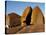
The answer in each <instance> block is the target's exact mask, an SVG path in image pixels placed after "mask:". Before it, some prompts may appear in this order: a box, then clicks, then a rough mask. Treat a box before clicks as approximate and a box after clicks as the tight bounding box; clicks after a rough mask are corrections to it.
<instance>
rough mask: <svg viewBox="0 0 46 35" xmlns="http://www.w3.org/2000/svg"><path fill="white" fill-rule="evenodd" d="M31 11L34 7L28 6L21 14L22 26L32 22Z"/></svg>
mask: <svg viewBox="0 0 46 35" xmlns="http://www.w3.org/2000/svg"><path fill="white" fill-rule="evenodd" d="M31 13H32V8H31V7H27V8H26V9H25V10H24V12H23V14H22V16H21V26H25V25H28V22H29V23H30V19H31ZM26 23H27V24H26Z"/></svg>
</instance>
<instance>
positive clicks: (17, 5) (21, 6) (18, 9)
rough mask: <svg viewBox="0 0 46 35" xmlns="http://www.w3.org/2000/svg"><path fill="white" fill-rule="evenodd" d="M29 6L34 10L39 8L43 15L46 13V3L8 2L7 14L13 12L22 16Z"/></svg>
mask: <svg viewBox="0 0 46 35" xmlns="http://www.w3.org/2000/svg"><path fill="white" fill-rule="evenodd" d="M27 6H30V7H32V9H34V8H35V7H36V6H39V8H40V9H41V10H42V13H43V14H44V13H45V4H44V3H31V2H19V1H7V3H6V8H7V9H6V14H9V13H12V12H13V13H16V14H18V15H20V16H21V15H22V13H23V12H24V10H25V8H26V7H27Z"/></svg>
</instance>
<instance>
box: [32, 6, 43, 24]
mask: <svg viewBox="0 0 46 35" xmlns="http://www.w3.org/2000/svg"><path fill="white" fill-rule="evenodd" d="M37 22H38V23H39V22H40V24H42V23H43V14H42V12H41V10H40V8H39V7H35V8H34V9H33V11H32V21H31V23H33V24H34V23H37Z"/></svg>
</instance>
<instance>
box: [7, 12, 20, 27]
mask: <svg viewBox="0 0 46 35" xmlns="http://www.w3.org/2000/svg"><path fill="white" fill-rule="evenodd" d="M8 16H9V19H10V21H9V23H10V25H9V26H10V27H15V26H17V25H19V24H20V16H19V15H17V14H16V13H10V14H8Z"/></svg>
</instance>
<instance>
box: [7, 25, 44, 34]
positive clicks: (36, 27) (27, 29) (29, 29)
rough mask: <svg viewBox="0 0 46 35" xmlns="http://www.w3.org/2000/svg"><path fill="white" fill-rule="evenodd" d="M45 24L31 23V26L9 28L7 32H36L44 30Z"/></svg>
mask: <svg viewBox="0 0 46 35" xmlns="http://www.w3.org/2000/svg"><path fill="white" fill-rule="evenodd" d="M44 26H45V25H44V24H37V25H29V26H24V27H21V26H17V27H13V28H9V29H7V33H9V34H11V33H12V34H15V33H35V32H44Z"/></svg>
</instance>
